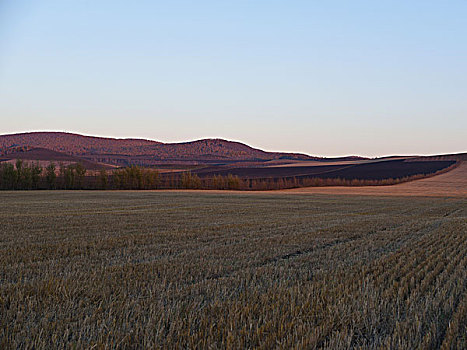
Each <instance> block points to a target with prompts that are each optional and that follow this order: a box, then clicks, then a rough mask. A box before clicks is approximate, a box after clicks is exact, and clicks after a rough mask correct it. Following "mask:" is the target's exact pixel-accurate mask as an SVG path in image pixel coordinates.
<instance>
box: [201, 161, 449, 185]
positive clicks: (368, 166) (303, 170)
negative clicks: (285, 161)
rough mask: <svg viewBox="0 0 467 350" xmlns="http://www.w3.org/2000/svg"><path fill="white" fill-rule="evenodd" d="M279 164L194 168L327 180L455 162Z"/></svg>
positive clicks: (399, 174) (397, 174)
mask: <svg viewBox="0 0 467 350" xmlns="http://www.w3.org/2000/svg"><path fill="white" fill-rule="evenodd" d="M337 163H341V164H332V165H329V163H327V164H328V165H314V164H311V165H308V166H297V165H292V166H279V167H241V168H225V169H222V168H219V169H212V168H207V169H199V170H196V171H194V173H196V174H197V175H199V176H200V177H212V176H214V175H222V176H227V175H228V174H231V175H234V176H238V177H240V178H248V179H255V178H260V179H261V178H263V179H264V178H290V177H296V178H310V177H314V178H328V179H337V178H340V179H347V180H353V179H362V180H383V179H391V178H392V179H396V178H403V177H408V176H413V175H419V174H432V173H435V172H437V171H439V170H442V169H444V168H447V167H449V166H451V165H453V164H454V163H455V161H453V160H438V161H436V160H434V161H433V160H426V161H411V160H405V159H390V160H379V161H372V162H362V161H360V162H358V163H357V162H354V163H350V164H342V162H337Z"/></svg>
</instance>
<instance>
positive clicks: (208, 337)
mask: <svg viewBox="0 0 467 350" xmlns="http://www.w3.org/2000/svg"><path fill="white" fill-rule="evenodd" d="M0 199H1V204H2V211H1V212H0V222H1V225H0V257H1V260H2V263H1V265H0V325H1V327H0V348H2V349H11V348H35V349H48V348H69V347H72V346H76V347H77V348H94V349H100V348H117V349H118V348H129V347H130V348H131V347H137V346H138V347H141V348H157V347H168V348H208V347H210V348H256V347H257V348H263V349H270V348H329V349H344V348H346V349H347V348H385V349H396V348H398V349H415V348H422V349H438V348H442V349H462V348H463V346H465V344H466V342H467V269H466V268H465V267H466V265H467V200H466V199H465V198H457V199H456V198H450V199H446V198H417V197H407V198H395V197H358V196H328V195H284V194H274V193H268V194H256V195H252V194H235V193H230V194H218V193H208V194H202V193H176V192H174V193H167V192H159V193H157V192H73V191H68V192H62V191H52V192H46V191H42V192H33V191H29V192H2V193H0Z"/></svg>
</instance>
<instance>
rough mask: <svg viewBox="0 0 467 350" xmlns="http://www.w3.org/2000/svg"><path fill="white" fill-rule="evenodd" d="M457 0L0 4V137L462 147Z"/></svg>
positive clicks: (328, 147) (464, 10)
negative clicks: (42, 133)
mask: <svg viewBox="0 0 467 350" xmlns="http://www.w3.org/2000/svg"><path fill="white" fill-rule="evenodd" d="M466 18H467V1H439V0H438V1H415V0H411V1H380V0H379V1H332V0H330V1H291V0H289V1H285V0H284V1H273V0H268V1H266V0H265V1H238V0H236V1H219V0H218V1H137V0H135V1H115V0H114V1H108V0H94V1H85V0H36V1H32V0H30V1H27V0H0V120H1V123H0V134H4V133H13V132H22V131H31V130H60V131H70V132H79V133H85V134H92V135H100V136H113V137H142V138H150V139H155V140H159V141H166V142H169V141H186V140H193V139H199V138H204V137H221V138H226V139H231V140H239V141H242V142H245V143H247V144H250V145H252V146H255V147H260V148H263V149H266V150H282V151H298V152H305V153H308V154H312V155H327V156H337V155H348V154H358V155H367V156H377V155H388V154H433V153H448V152H461V151H467V141H466V140H467V20H466Z"/></svg>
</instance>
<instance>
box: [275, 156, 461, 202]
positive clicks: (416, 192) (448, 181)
mask: <svg viewBox="0 0 467 350" xmlns="http://www.w3.org/2000/svg"><path fill="white" fill-rule="evenodd" d="M281 192H283V193H302V194H304V193H308V194H311V193H315V194H316V193H321V194H347V195H373V196H434V197H443V196H455V197H466V198H467V162H466V161H463V162H462V163H461V164H460V165H459V166H458V167H457V168H455V169H453V170H451V171H449V172H447V173H444V174H441V175H436V176H433V177H429V178H426V179H421V180H416V181H411V182H406V183H402V184H398V185H391V186H365V187H306V188H295V189H291V190H284V191H281Z"/></svg>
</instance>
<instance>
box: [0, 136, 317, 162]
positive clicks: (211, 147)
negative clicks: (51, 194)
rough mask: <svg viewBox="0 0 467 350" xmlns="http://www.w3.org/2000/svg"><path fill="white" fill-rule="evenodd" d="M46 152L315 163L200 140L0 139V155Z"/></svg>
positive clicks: (98, 157) (96, 157)
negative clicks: (11, 151) (17, 150)
mask: <svg viewBox="0 0 467 350" xmlns="http://www.w3.org/2000/svg"><path fill="white" fill-rule="evenodd" d="M15 147H16V148H21V147H23V148H24V147H26V148H46V149H50V150H53V151H57V152H63V153H67V154H70V155H74V156H78V157H83V158H86V159H89V160H92V161H96V162H102V161H105V162H107V163H110V164H119V165H123V164H130V163H132V162H133V161H135V162H136V163H138V164H142V165H144V164H148V165H150V164H151V162H154V161H197V162H205V161H208V162H209V161H266V160H273V159H295V160H309V159H317V158H316V157H310V156H308V155H305V154H296V153H279V152H265V151H262V150H260V149H256V148H253V147H250V146H247V145H245V144H243V143H240V142H233V141H226V140H222V139H203V140H198V141H192V142H183V143H161V142H156V141H151V140H142V139H114V138H105V137H93V136H84V135H79V134H72V133H64V132H31V133H21V134H11V135H0V152H3V154H6V153H8V150H9V149H11V148H15Z"/></svg>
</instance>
